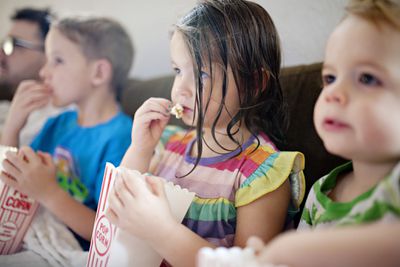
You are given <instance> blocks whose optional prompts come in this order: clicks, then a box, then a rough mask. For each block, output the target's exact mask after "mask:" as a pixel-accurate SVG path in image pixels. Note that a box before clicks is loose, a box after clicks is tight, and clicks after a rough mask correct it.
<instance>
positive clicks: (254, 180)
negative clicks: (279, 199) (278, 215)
mask: <svg viewBox="0 0 400 267" xmlns="http://www.w3.org/2000/svg"><path fill="white" fill-rule="evenodd" d="M303 169H304V155H303V154H302V153H300V152H275V153H273V154H271V155H270V156H269V157H268V158H266V159H265V160H264V161H263V162H262V163H261V164H260V165H259V166H258V168H257V169H256V170H255V171H254V172H253V173H252V174H251V175H250V176H248V177H247V178H246V179H245V180H243V181H242V183H241V184H240V187H239V189H238V190H237V191H236V195H235V206H236V207H240V206H244V205H247V204H249V203H251V202H253V201H254V200H256V199H258V198H260V197H262V196H264V195H265V194H268V193H269V192H272V191H274V190H275V189H277V188H279V186H281V185H282V184H283V183H284V182H285V181H286V180H287V179H289V180H290V185H291V194H292V205H293V206H294V207H293V208H295V209H298V208H299V206H300V204H301V202H302V201H303V198H304V194H305V178H304V174H303Z"/></svg>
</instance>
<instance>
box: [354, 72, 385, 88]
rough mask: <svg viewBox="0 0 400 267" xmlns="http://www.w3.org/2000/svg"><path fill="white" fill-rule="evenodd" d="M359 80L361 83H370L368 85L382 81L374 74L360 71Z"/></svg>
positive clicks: (379, 83) (377, 84)
mask: <svg viewBox="0 0 400 267" xmlns="http://www.w3.org/2000/svg"><path fill="white" fill-rule="evenodd" d="M359 81H360V82H361V83H362V84H365V85H370V86H379V85H381V84H382V82H381V81H380V80H379V79H378V78H376V77H375V76H374V75H372V74H369V73H362V74H361V76H360V78H359Z"/></svg>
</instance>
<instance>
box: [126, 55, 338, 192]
mask: <svg viewBox="0 0 400 267" xmlns="http://www.w3.org/2000/svg"><path fill="white" fill-rule="evenodd" d="M321 66H322V64H321V63H315V64H310V65H299V66H293V67H286V68H283V69H282V73H281V78H280V80H281V84H282V89H283V94H284V97H285V100H286V102H287V104H288V108H289V130H288V132H287V134H286V144H284V145H282V146H281V147H280V148H281V150H296V151H301V152H303V153H304V155H305V159H306V164H305V171H304V173H305V176H306V183H307V192H308V190H309V189H310V187H311V186H312V184H313V183H314V182H315V181H316V180H317V179H319V178H320V177H322V176H323V175H325V174H326V173H327V172H329V171H330V170H331V169H333V168H334V167H336V166H338V165H339V164H341V163H343V162H344V160H343V159H341V158H339V157H336V156H333V155H331V154H329V153H328V152H327V151H326V149H325V148H324V146H323V144H322V142H321V140H320V138H319V137H318V135H317V133H316V131H315V128H314V124H313V110H314V104H315V101H316V100H317V98H318V95H319V93H320V91H321ZM173 79H174V77H173V76H172V75H170V76H168V75H167V76H162V77H158V78H154V79H150V80H130V81H129V84H128V86H127V88H126V90H125V91H124V92H123V96H122V106H123V109H124V110H125V112H127V113H128V114H130V115H133V114H134V113H135V111H136V109H137V108H138V107H139V106H140V105H141V104H142V103H143V102H144V101H145V100H146V99H147V98H149V97H152V96H154V97H164V98H168V99H169V98H170V92H171V88H172V84H173ZM171 123H173V124H178V125H180V123H181V122H180V121H176V120H175V119H174V120H173V121H171ZM307 192H306V193H307Z"/></svg>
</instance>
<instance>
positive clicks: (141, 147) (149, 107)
mask: <svg viewBox="0 0 400 267" xmlns="http://www.w3.org/2000/svg"><path fill="white" fill-rule="evenodd" d="M170 105H171V101H169V100H167V99H163V98H150V99H148V100H146V101H145V102H144V103H143V105H142V106H141V107H140V108H139V109H138V110H137V111H136V113H135V117H134V120H133V127H132V146H133V148H134V151H135V152H136V153H140V152H141V151H146V152H148V151H151V152H153V150H154V148H155V147H156V145H157V143H158V141H159V140H160V138H161V134H162V132H163V131H164V128H165V126H166V125H167V123H168V121H169V118H170V116H171V115H170V113H169V106H170Z"/></svg>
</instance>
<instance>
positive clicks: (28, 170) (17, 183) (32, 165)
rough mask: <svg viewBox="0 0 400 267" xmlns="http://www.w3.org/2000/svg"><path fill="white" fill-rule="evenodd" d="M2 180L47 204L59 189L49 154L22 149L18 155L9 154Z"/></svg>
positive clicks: (4, 165)
mask: <svg viewBox="0 0 400 267" xmlns="http://www.w3.org/2000/svg"><path fill="white" fill-rule="evenodd" d="M6 157H7V158H6V159H5V160H4V161H3V169H4V170H3V171H2V173H1V174H0V179H1V180H2V181H3V182H4V183H5V184H7V185H9V186H11V187H13V188H15V189H16V190H18V191H20V192H21V193H23V194H26V195H28V196H29V197H31V198H33V199H35V200H37V201H39V202H40V203H45V202H46V201H48V200H49V198H50V197H51V195H52V194H55V193H56V192H57V190H58V189H59V187H58V184H57V181H56V166H55V165H54V163H53V160H52V158H51V156H50V155H49V154H47V153H43V152H38V154H35V152H34V151H33V150H32V149H31V148H30V147H22V148H21V149H20V150H19V151H18V152H17V153H16V152H7V153H6Z"/></svg>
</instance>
